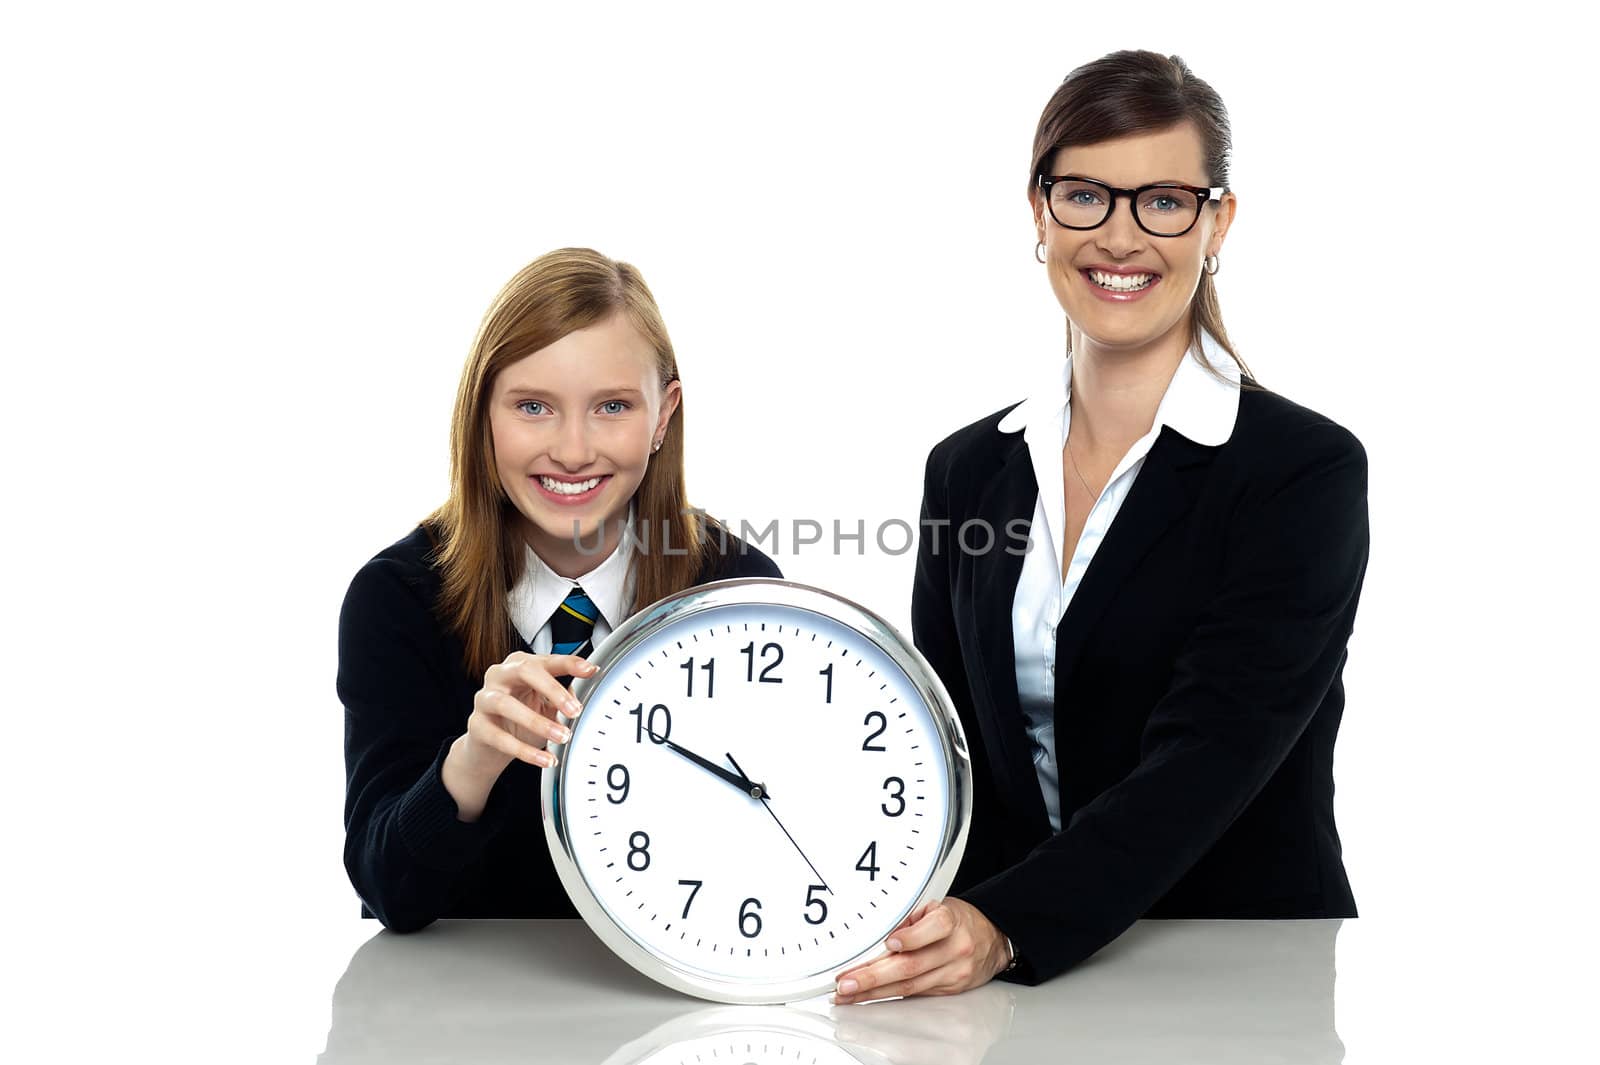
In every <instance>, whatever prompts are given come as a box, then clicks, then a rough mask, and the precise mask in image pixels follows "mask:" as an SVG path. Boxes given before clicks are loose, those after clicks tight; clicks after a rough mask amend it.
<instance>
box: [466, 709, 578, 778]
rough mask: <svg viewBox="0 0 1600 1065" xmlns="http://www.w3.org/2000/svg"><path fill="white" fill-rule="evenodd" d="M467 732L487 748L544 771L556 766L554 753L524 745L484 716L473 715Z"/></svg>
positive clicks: (528, 744) (529, 744)
mask: <svg viewBox="0 0 1600 1065" xmlns="http://www.w3.org/2000/svg"><path fill="white" fill-rule="evenodd" d="M467 731H468V732H471V733H472V738H473V739H474V740H476V741H478V742H480V743H482V744H483V745H484V746H486V747H490V748H493V749H494V750H496V751H499V752H500V753H501V754H507V755H510V756H511V757H512V758H516V759H520V760H521V761H524V762H527V763H529V764H531V765H536V766H539V767H541V768H544V769H548V768H549V767H551V766H553V765H555V764H556V755H555V752H554V751H546V750H544V749H542V748H539V747H535V746H533V745H532V744H531V743H523V742H522V741H521V740H519V739H517V738H516V737H515V736H513V735H511V733H509V732H507V731H505V730H504V729H502V728H498V727H496V726H495V725H493V724H491V723H490V721H489V720H488V719H487V718H485V717H483V716H482V715H479V714H474V715H472V717H471V719H469V720H468V722H467Z"/></svg>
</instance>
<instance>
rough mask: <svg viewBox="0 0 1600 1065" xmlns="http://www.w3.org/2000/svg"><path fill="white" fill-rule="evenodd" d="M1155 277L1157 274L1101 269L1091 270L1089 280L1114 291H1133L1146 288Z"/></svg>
mask: <svg viewBox="0 0 1600 1065" xmlns="http://www.w3.org/2000/svg"><path fill="white" fill-rule="evenodd" d="M1155 277H1156V275H1155V274H1106V273H1102V272H1100V271H1099V270H1090V271H1089V280H1091V281H1093V282H1094V283H1095V284H1097V285H1099V286H1100V287H1101V288H1108V289H1110V290H1111V291H1113V292H1133V291H1136V290H1138V289H1141V288H1145V287H1146V286H1148V285H1149V284H1150V282H1152V281H1154V280H1155Z"/></svg>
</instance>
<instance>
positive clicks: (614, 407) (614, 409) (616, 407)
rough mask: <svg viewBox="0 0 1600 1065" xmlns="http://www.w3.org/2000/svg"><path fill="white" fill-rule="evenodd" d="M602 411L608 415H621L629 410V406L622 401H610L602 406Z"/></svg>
mask: <svg viewBox="0 0 1600 1065" xmlns="http://www.w3.org/2000/svg"><path fill="white" fill-rule="evenodd" d="M600 409H601V410H603V411H605V412H606V413H607V414H621V413H622V412H623V411H625V410H627V409H628V405H627V404H626V403H624V402H623V401H622V400H620V399H608V400H606V401H605V402H604V403H602V404H600Z"/></svg>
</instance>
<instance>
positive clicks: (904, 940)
mask: <svg viewBox="0 0 1600 1065" xmlns="http://www.w3.org/2000/svg"><path fill="white" fill-rule="evenodd" d="M888 947H889V953H888V954H885V955H884V956H883V957H881V958H878V959H877V960H875V961H872V962H868V963H867V964H866V965H862V966H858V967H857V968H854V969H851V970H849V971H847V972H843V973H840V974H839V979H838V982H837V988H838V992H837V994H836V995H835V996H834V999H833V1001H834V1002H836V1003H838V1004H840V1005H845V1004H848V1003H852V1002H866V1001H867V1000H869V999H875V998H894V997H896V996H910V995H954V994H956V993H958V992H961V991H966V990H968V989H970V988H974V987H981V986H983V985H984V984H986V983H988V982H989V981H990V980H992V979H994V977H995V976H996V975H997V974H998V973H999V972H1000V970H1002V969H1004V968H1005V967H1006V966H1007V965H1009V964H1010V963H1011V959H1010V957H1009V956H1008V954H1007V951H1006V937H1005V936H1003V935H1001V934H1000V930H999V929H998V928H996V927H995V926H994V925H992V924H990V923H989V919H988V918H987V917H985V916H984V915H983V914H982V913H981V912H979V910H978V908H977V907H976V906H973V905H972V904H971V903H967V902H962V901H961V900H960V899H945V900H943V901H942V902H930V903H927V904H926V905H924V906H922V907H920V908H919V909H918V910H917V911H915V912H913V913H912V915H911V916H910V917H909V918H907V919H906V920H904V921H902V922H901V923H900V926H899V927H898V928H896V929H895V930H894V931H893V932H890V933H889V940H888Z"/></svg>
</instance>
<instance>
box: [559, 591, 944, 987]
mask: <svg viewBox="0 0 1600 1065" xmlns="http://www.w3.org/2000/svg"><path fill="white" fill-rule="evenodd" d="M738 606H777V607H787V608H791V609H797V610H801V611H805V612H807V613H812V614H817V615H820V616H822V617H824V618H827V619H829V620H831V621H833V622H836V623H839V624H842V625H845V626H846V627H848V628H850V629H852V630H854V631H855V632H857V633H859V634H860V635H861V636H862V637H864V638H865V639H867V640H869V641H871V642H872V643H873V644H874V645H875V646H876V647H877V648H878V649H879V650H880V651H882V652H883V653H884V654H885V655H886V656H888V658H889V659H890V661H892V662H894V663H895V665H897V666H898V667H899V668H900V669H901V670H902V671H904V673H905V675H906V676H907V677H908V678H909V679H910V681H911V684H912V687H913V688H914V689H915V690H916V692H917V695H918V696H919V697H920V698H921V699H922V700H923V702H924V703H925V704H926V705H927V706H928V708H929V711H930V713H931V716H932V718H933V723H934V729H935V731H936V733H937V735H938V738H939V742H940V743H941V745H942V746H943V749H944V752H945V766H946V769H945V784H946V794H948V795H949V796H950V803H949V808H948V810H947V812H946V816H945V824H944V828H943V832H942V834H941V836H940V841H939V854H938V858H937V859H936V860H935V862H934V867H933V872H932V874H931V875H930V876H929V877H928V881H927V883H926V884H925V885H924V886H923V889H922V891H921V893H920V894H919V895H918V896H917V899H916V901H915V902H914V903H913V904H912V909H913V910H914V909H915V908H916V907H918V906H921V905H922V904H923V903H925V902H927V901H928V900H930V899H936V898H943V897H944V893H945V891H946V890H948V888H949V887H950V882H951V881H952V880H953V879H955V874H956V867H957V866H958V865H959V864H960V861H961V855H962V852H963V851H964V850H965V848H966V841H967V831H968V829H969V828H970V826H971V822H972V762H971V757H970V755H969V754H968V751H967V741H966V734H965V732H964V731H963V730H962V727H961V721H960V719H959V718H958V717H957V715H956V711H955V705H954V704H953V703H952V702H951V699H950V695H949V692H947V691H946V690H945V687H944V684H943V682H941V681H940V680H939V677H938V675H937V674H936V673H934V671H933V667H932V666H930V665H929V664H928V661H927V659H925V658H923V657H922V654H921V653H920V652H918V651H917V649H916V647H914V646H913V645H912V643H911V641H910V640H908V639H906V638H904V637H902V636H901V635H900V633H899V632H898V631H897V630H896V629H895V628H894V626H892V625H890V624H889V623H888V622H887V621H886V620H884V619H883V618H882V617H880V616H879V615H877V614H875V613H873V612H872V611H871V610H868V609H867V608H866V607H864V606H861V605H860V604H859V603H855V602H852V601H851V600H849V599H845V598H844V597H843V596H839V595H835V594H834V593H832V592H827V591H824V590H822V589H821V588H816V587H813V586H811V585H807V584H800V583H798V582H795V581H787V580H780V579H777V578H772V577H737V578H732V579H729V580H722V581H714V582H712V583H709V584H701V585H696V586H695V587H693V588H688V589H685V590H684V591H682V592H679V593H677V594H675V595H671V596H668V597H667V598H665V599H662V600H660V601H659V602H657V603H654V604H652V605H651V606H649V607H647V608H645V609H644V610H642V611H640V612H639V613H637V614H635V615H634V616H633V617H631V618H629V619H628V620H627V621H625V622H623V624H622V625H621V626H619V627H618V628H617V629H616V631H614V632H613V633H612V634H611V635H610V636H609V637H607V638H606V640H605V642H604V643H602V644H601V645H600V647H598V648H597V649H596V650H595V653H594V654H593V655H592V656H590V659H589V660H590V661H591V662H593V663H594V664H595V665H596V666H597V667H599V668H598V669H597V670H596V671H595V672H594V673H593V674H591V675H590V676H588V677H580V678H578V679H576V680H575V681H574V682H573V685H572V692H573V694H574V695H575V696H576V697H577V698H578V699H579V700H580V701H585V700H586V697H587V694H588V692H589V690H590V689H592V688H595V687H597V686H598V685H599V684H600V683H601V682H602V681H604V680H605V678H606V677H607V675H608V674H609V673H610V671H611V670H612V668H613V667H614V666H615V665H616V664H617V663H618V662H621V661H623V660H625V659H626V658H627V656H628V654H629V653H630V652H632V651H633V649H634V648H636V647H638V646H639V645H640V644H642V643H644V642H645V641H647V640H649V639H650V638H651V636H653V635H654V634H655V633H656V632H658V631H660V630H661V629H662V628H665V627H666V626H668V625H671V624H675V623H677V622H680V621H682V620H684V619H685V618H689V617H693V616H694V615H696V614H703V613H708V612H711V611H714V610H720V609H723V608H727V607H738ZM580 717H581V715H580ZM561 721H562V722H563V723H566V724H571V723H572V722H571V721H569V720H568V719H567V718H566V717H564V716H563V717H562V718H561ZM552 749H554V750H558V751H560V750H561V748H555V747H553V748H552ZM571 761H572V760H571V759H569V758H567V757H566V756H565V752H564V751H563V752H562V757H561V758H560V760H559V761H558V763H557V764H556V766H555V767H554V768H552V769H546V770H545V771H544V773H543V774H542V777H543V779H542V780H541V782H540V787H539V806H540V811H541V815H542V817H543V820H544V828H545V842H546V844H548V846H549V848H550V858H551V861H552V862H553V863H554V865H555V869H556V873H557V875H558V876H559V877H560V878H561V884H562V886H563V887H564V888H565V889H566V892H567V895H568V897H569V898H571V899H572V903H573V905H574V906H575V907H576V908H577V910H578V913H579V914H580V915H582V917H583V919H584V921H585V923H587V924H588V926H589V928H590V929H591V930H592V931H593V932H594V933H595V935H597V936H598V937H599V938H600V940H601V941H602V942H604V943H605V945H606V946H607V947H609V948H610V949H611V951H612V952H613V953H614V954H616V955H617V956H618V957H619V958H621V959H622V960H623V961H625V962H627V963H628V964H629V965H631V966H632V967H633V968H634V969H637V970H638V971H639V972H641V973H643V974H644V975H646V976H648V977H650V978H651V979H652V980H655V981H656V982H658V983H660V984H663V985H665V986H667V987H670V988H673V989H674V990H677V991H682V992H684V993H685V994H688V995H693V996H696V997H697V998H703V999H708V1000H710V1001H713V1002H729V1003H748V1004H771V1003H782V1002H797V1001H800V1000H802V999H807V998H814V997H816V996H818V995H822V994H825V993H827V992H829V991H831V990H832V988H833V978H834V975H835V974H837V973H839V972H842V971H843V970H845V969H847V968H849V967H851V966H854V965H857V964H860V963H861V962H863V961H866V960H869V959H870V958H872V957H874V956H876V955H877V953H878V952H880V951H881V950H882V949H883V941H884V938H885V937H887V936H888V934H889V932H891V931H892V930H893V926H892V925H891V926H890V927H887V928H885V929H883V935H882V936H880V937H878V938H877V939H876V940H875V941H874V944H873V945H872V946H871V947H869V948H867V949H866V950H864V951H862V952H861V953H860V954H858V955H857V956H855V957H854V958H852V959H850V960H849V961H848V962H846V963H844V964H843V965H840V966H838V967H836V968H831V969H829V970H827V971H825V972H821V973H817V974H815V975H813V976H808V977H805V978H803V979H798V980H785V981H759V980H744V979H726V978H717V977H712V976H709V975H707V974H705V973H702V972H698V971H695V970H691V969H687V968H684V967H681V966H679V965H677V964H676V963H674V962H673V961H672V960H671V959H669V958H666V957H663V956H661V955H659V954H657V953H656V952H655V951H652V950H650V949H649V948H647V947H645V946H644V945H643V944H641V943H640V942H639V941H638V940H636V939H634V938H633V936H632V935H631V934H629V932H628V931H627V930H626V929H625V928H623V927H622V926H621V925H620V924H618V923H617V921H616V920H614V919H613V918H612V916H611V914H610V913H609V912H607V910H606V909H605V907H603V906H602V905H601V904H600V901H599V899H597V898H596V897H595V894H594V892H593V891H591V890H590V888H589V884H588V881H586V880H585V879H584V877H583V874H582V873H581V872H580V870H579V868H578V862H577V858H576V856H575V854H574V851H573V845H572V835H571V828H570V826H569V825H568V824H567V823H566V819H565V817H564V816H563V813H564V811H563V810H562V809H561V808H560V807H559V806H558V804H557V799H558V796H560V795H561V785H562V782H563V781H564V779H565V774H566V772H567V770H568V768H569V766H570V764H571Z"/></svg>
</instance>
